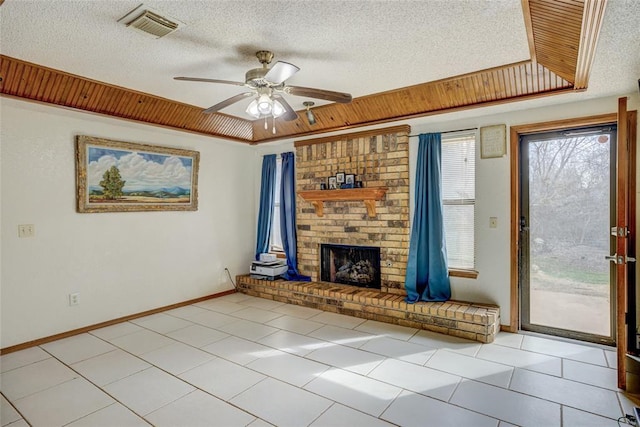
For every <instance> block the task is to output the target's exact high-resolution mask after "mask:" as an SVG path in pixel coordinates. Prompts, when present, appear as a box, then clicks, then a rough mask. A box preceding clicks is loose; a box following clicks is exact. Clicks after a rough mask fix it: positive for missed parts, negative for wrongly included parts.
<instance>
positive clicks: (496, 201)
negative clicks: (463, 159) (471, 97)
mask: <svg viewBox="0 0 640 427" xmlns="http://www.w3.org/2000/svg"><path fill="white" fill-rule="evenodd" d="M628 97H629V102H628V109H629V110H634V109H640V99H639V97H638V95H637V94H629V95H628ZM564 99H570V98H569V97H565V98H564ZM536 103H537V102H536V101H531V102H528V103H517V104H509V106H508V107H505V106H498V107H491V108H480V109H473V110H465V111H462V112H458V113H450V114H443V115H436V116H431V117H424V118H421V119H415V120H411V121H406V122H397V123H393V124H387V125H383V126H378V127H385V126H391V125H399V124H403V123H406V124H409V125H411V134H412V135H417V134H420V133H426V132H444V131H449V130H459V129H467V128H474V127H478V128H479V127H481V126H488V125H495V124H506V125H507V146H508V145H509V140H508V139H509V128H510V127H511V126H517V125H522V124H530V123H538V122H546V121H552V120H561V119H567V118H577V117H584V116H591V115H599V114H608V113H615V112H617V109H618V97H611V98H603V99H592V100H586V101H581V102H572V103H565V104H560V105H555V106H551V107H537V108H529V109H522V108H523V106H526V105H536ZM512 110H515V111H512ZM493 112H495V113H493ZM358 130H359V129H358ZM358 130H356V131H358ZM342 133H347V132H342ZM478 141H479V138H478ZM417 148H418V138H411V139H410V146H409V155H410V158H409V161H410V178H411V180H410V182H411V189H410V191H411V203H412V206H411V208H412V209H411V210H412V211H413V194H414V188H413V177H414V176H415V168H416V162H417V152H418V149H417ZM292 149H293V141H285V142H280V143H278V144H277V145H271V144H268V145H264V146H259V148H258V154H259V156H258V159H256V167H257V168H259V167H260V156H262V155H263V154H270V153H280V152H282V151H288V150H292ZM509 162H510V160H509V154H508V155H507V156H505V157H503V158H501V159H480V149H479V147H478V148H477V149H476V269H477V270H478V272H479V275H478V277H477V279H464V278H457V277H453V278H451V287H452V298H453V299H458V300H466V301H473V302H481V303H492V304H497V305H498V306H500V309H501V317H502V318H501V323H502V324H503V325H509V312H510V309H511V307H510V300H509V299H510V268H511V267H510V206H511V205H510V203H511V200H510V194H511V193H510V163H509ZM254 185H255V189H256V191H259V188H260V177H259V176H258V175H256V183H255V184H254ZM256 215H257V214H256ZM411 215H412V216H413V213H412V214H411ZM492 216H494V217H497V218H498V227H497V228H489V217H492Z"/></svg>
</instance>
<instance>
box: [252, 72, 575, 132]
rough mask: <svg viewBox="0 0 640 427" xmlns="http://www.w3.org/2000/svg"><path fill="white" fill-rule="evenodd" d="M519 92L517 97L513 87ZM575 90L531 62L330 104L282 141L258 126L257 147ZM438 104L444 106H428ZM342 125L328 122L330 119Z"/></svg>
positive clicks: (292, 125)
mask: <svg viewBox="0 0 640 427" xmlns="http://www.w3.org/2000/svg"><path fill="white" fill-rule="evenodd" d="M512 86H513V87H514V91H513V92H512V91H511V90H510V87H512ZM572 88H573V85H572V84H571V83H570V82H568V81H567V80H565V79H562V78H560V77H558V76H556V75H555V74H554V73H553V72H552V71H551V70H549V69H547V68H546V67H544V66H543V65H541V64H532V63H531V62H524V63H522V62H521V63H517V64H512V65H509V66H505V67H496V68H493V69H490V70H485V71H483V72H479V73H475V74H465V75H463V76H459V77H453V78H449V79H443V80H440V81H436V82H430V83H424V84H421V85H416V86H411V87H408V88H404V89H400V90H394V91H389V92H384V93H381V94H376V95H370V96H366V97H360V98H356V99H354V101H353V102H352V103H351V104H350V105H349V106H348V107H345V106H344V105H341V104H340V105H338V104H329V105H325V106H322V107H318V108H315V109H314V114H315V115H316V120H317V123H316V125H314V126H313V128H310V127H309V126H308V124H307V122H306V118H304V117H299V118H298V119H297V120H295V121H291V122H279V123H277V124H276V132H277V135H276V136H275V137H274V136H273V134H272V133H271V127H269V129H267V130H265V129H264V128H263V126H262V122H261V121H256V122H254V129H253V132H254V136H255V141H256V143H259V142H267V141H271V140H274V139H282V138H286V137H290V136H300V135H301V134H307V133H318V132H329V131H336V130H341V129H347V128H349V127H355V126H365V125H370V124H378V123H386V122H389V121H393V120H398V119H400V118H413V117H421V116H427V115H433V114H438V113H441V112H445V111H447V112H448V111H454V110H455V111H457V110H460V109H466V108H474V107H476V106H481V105H486V104H487V103H503V102H509V101H510V100H511V101H513V100H516V99H519V98H523V97H531V96H535V95H536V94H539V95H540V96H547V95H549V94H550V93H553V92H555V91H561V92H566V91H567V90H571V89H572ZM427 99H429V100H430V99H435V100H437V101H439V102H437V103H435V102H428V101H426V100H427ZM327 116H329V117H332V118H334V119H335V118H339V119H340V120H331V121H329V122H327V121H326V117H327Z"/></svg>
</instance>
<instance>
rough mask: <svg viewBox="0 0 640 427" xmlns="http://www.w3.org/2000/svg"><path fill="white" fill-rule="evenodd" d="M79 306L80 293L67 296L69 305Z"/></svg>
mask: <svg viewBox="0 0 640 427" xmlns="http://www.w3.org/2000/svg"><path fill="white" fill-rule="evenodd" d="M78 304H80V292H74V293H72V294H69V305H78Z"/></svg>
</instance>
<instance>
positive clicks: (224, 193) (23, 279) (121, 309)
mask: <svg viewBox="0 0 640 427" xmlns="http://www.w3.org/2000/svg"><path fill="white" fill-rule="evenodd" d="M0 112H1V119H2V124H1V134H0V144H1V151H0V152H1V195H2V199H1V200H2V208H1V214H2V217H1V228H0V231H1V235H2V239H1V240H2V243H1V265H0V268H1V276H0V279H1V287H0V290H1V294H0V296H1V321H2V323H1V335H2V336H1V344H0V348H5V347H7V346H11V345H15V344H19V343H23V342H26V341H30V340H33V339H37V338H41V337H46V336H50V335H53V334H56V333H60V332H66V331H69V330H72V329H76V328H80V327H84V326H88V325H92V324H95V323H99V322H103V321H107V320H111V319H115V318H118V317H121V316H126V315H129V314H134V313H139V312H142V311H145V310H149V309H153V308H157V307H162V306H165V305H169V304H174V303H178V302H181V301H185V300H189V299H193V298H197V297H201V296H205V295H210V294H214V293H217V292H222V291H225V290H228V289H231V288H232V285H231V283H230V282H229V280H228V279H227V278H226V277H225V275H224V273H223V269H224V267H228V268H229V269H230V271H231V273H232V274H233V275H234V276H235V274H238V273H244V272H246V271H247V269H248V264H249V262H250V261H251V258H252V253H253V248H254V246H255V222H256V221H255V214H254V213H255V211H256V206H255V202H254V200H255V197H254V194H253V185H254V182H255V181H256V179H257V180H259V170H258V176H257V177H256V176H255V173H256V172H255V168H250V167H247V165H250V164H253V163H254V162H255V156H256V154H255V150H254V148H253V147H250V146H248V145H246V144H241V143H237V142H229V141H223V140H219V139H214V138H207V137H203V136H197V135H191V134H187V133H181V132H177V131H172V130H166V129H162V128H159V127H153V126H147V125H142V124H137V123H132V122H127V121H123V120H117V119H112V118H106V117H101V116H97V115H91V114H87V113H81V112H76V111H70V110H65V109H62V108H57V107H52V106H44V105H37V104H33V103H27V102H24V101H19V100H14V99H8V98H0ZM80 134H83V135H92V136H97V137H102V138H108V139H115V140H121V141H130V142H140V143H147V144H156V145H164V146H170V147H177V148H184V149H190V150H196V151H199V152H200V173H199V180H198V181H199V185H198V187H199V208H198V211H196V212H132V213H93V214H79V213H76V210H75V160H74V137H75V136H76V135H80ZM18 224H35V237H34V238H20V239H19V238H18V235H17V226H18ZM72 292H79V293H80V304H79V305H78V306H73V307H71V306H69V304H68V300H67V298H68V294H69V293H72Z"/></svg>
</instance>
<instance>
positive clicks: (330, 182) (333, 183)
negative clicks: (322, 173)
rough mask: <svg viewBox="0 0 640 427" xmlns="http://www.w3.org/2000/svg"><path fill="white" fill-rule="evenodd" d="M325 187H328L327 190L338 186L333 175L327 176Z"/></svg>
mask: <svg viewBox="0 0 640 427" xmlns="http://www.w3.org/2000/svg"><path fill="white" fill-rule="evenodd" d="M327 187H328V188H329V190H335V189H337V188H338V184H337V183H336V177H335V176H330V177H329V178H327Z"/></svg>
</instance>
